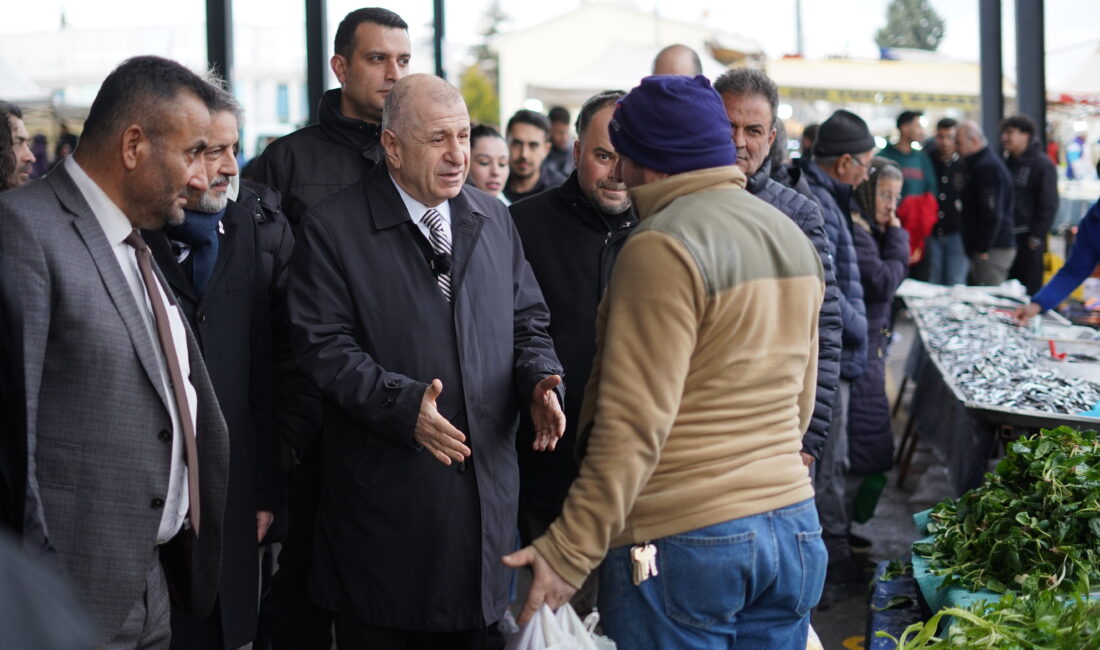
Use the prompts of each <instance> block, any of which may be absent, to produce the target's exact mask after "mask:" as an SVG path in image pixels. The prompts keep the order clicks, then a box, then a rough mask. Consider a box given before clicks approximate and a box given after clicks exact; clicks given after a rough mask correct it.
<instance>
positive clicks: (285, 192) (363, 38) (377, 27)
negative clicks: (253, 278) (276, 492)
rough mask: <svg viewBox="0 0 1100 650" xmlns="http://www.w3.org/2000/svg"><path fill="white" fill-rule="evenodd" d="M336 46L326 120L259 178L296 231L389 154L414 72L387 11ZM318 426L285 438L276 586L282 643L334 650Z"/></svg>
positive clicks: (281, 146) (288, 139)
mask: <svg viewBox="0 0 1100 650" xmlns="http://www.w3.org/2000/svg"><path fill="white" fill-rule="evenodd" d="M333 51H334V54H333V55H332V59H331V61H330V65H331V66H332V71H333V73H334V74H335V75H336V78H337V79H338V80H339V81H340V86H341V87H340V88H337V89H333V90H329V91H328V92H326V93H325V94H324V96H323V97H322V98H321V104H320V110H319V114H320V122H319V123H317V124H311V125H309V126H306V127H304V128H302V129H299V130H298V131H295V132H294V133H291V134H290V135H288V136H285V137H283V138H280V139H279V140H276V141H275V142H273V143H271V145H270V146H268V148H267V150H265V151H264V154H263V157H262V158H261V160H260V164H259V168H258V171H257V174H256V178H255V180H257V181H258V182H260V183H264V184H266V185H268V186H270V187H272V188H274V189H275V190H277V191H278V192H279V193H280V194H281V195H282V197H283V201H282V207H283V213H284V214H285V215H286V216H287V219H289V220H290V225H291V227H292V228H293V229H294V230H295V232H298V231H300V229H301V225H302V223H301V222H302V218H303V216H304V215H305V213H306V210H308V209H310V208H311V207H313V206H314V205H315V204H317V203H319V202H320V201H321V200H322V199H325V198H327V197H328V196H330V195H332V194H335V193H336V192H338V191H340V190H342V189H344V188H345V187H347V186H349V185H352V184H353V183H357V182H359V181H361V180H362V179H363V178H364V177H365V176H366V175H367V172H368V171H370V170H371V169H372V168H374V166H375V165H377V164H378V163H379V162H380V161H381V160H382V158H383V153H382V145H381V140H380V138H381V136H382V128H381V124H382V107H383V103H384V102H385V100H386V95H387V94H389V91H390V89H391V88H392V87H393V85H394V84H395V83H397V81H398V80H399V79H401V78H402V77H404V76H405V75H407V74H408V71H409V59H410V58H411V56H412V55H411V52H412V44H411V43H410V41H409V33H408V24H406V23H405V21H404V20H402V18H401V17H400V16H398V15H397V14H395V13H393V12H392V11H389V10H387V9H382V8H379V7H370V8H365V9H356V10H355V11H352V12H351V13H349V14H348V15H347V16H345V17H344V20H343V21H341V22H340V26H339V27H337V29H336V39H335V43H334V46H333ZM314 425H315V427H314V429H312V435H301V436H297V437H295V438H294V439H289V440H286V441H285V442H286V443H287V444H288V445H289V446H290V447H291V448H292V449H293V450H294V454H295V456H296V458H297V459H298V461H299V464H298V465H297V466H296V467H294V469H293V470H292V471H291V475H290V486H289V491H288V495H287V510H288V513H287V514H288V519H289V521H288V524H289V529H288V530H287V534H286V539H285V541H284V542H283V549H282V551H281V552H280V554H279V570H278V573H277V574H276V576H275V581H274V586H273V592H274V598H275V630H274V645H275V648H277V649H282V648H285V649H286V650H311V649H314V648H318V649H323V650H327V649H328V648H329V646H330V645H331V634H330V632H329V630H330V629H331V627H332V619H331V617H329V616H328V615H327V614H325V613H324V612H323V611H322V610H319V609H317V608H314V607H313V606H312V605H311V604H310V603H309V599H308V591H309V588H308V585H309V570H310V557H311V556H312V554H313V529H314V523H315V521H316V516H317V502H318V500H319V499H320V495H321V473H322V467H321V452H320V447H321V446H320V444H318V443H317V442H316V440H315V436H316V431H317V430H318V428H319V426H320V423H319V422H316V423H314ZM303 431H310V430H309V429H303Z"/></svg>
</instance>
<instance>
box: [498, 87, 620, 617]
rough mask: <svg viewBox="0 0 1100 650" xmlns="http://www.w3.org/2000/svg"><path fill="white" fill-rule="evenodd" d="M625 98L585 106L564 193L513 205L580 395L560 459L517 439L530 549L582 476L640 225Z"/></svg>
mask: <svg viewBox="0 0 1100 650" xmlns="http://www.w3.org/2000/svg"><path fill="white" fill-rule="evenodd" d="M624 95H625V93H623V92H622V91H621V90H609V91H606V92H602V93H599V94H598V95H595V96H594V97H592V98H590V99H589V100H588V101H587V102H585V104H584V106H583V107H582V108H581V112H580V114H579V115H578V116H577V140H576V142H574V143H573V160H574V164H575V165H576V169H575V170H574V171H573V173H572V174H570V175H569V178H567V179H566V180H565V182H564V183H562V184H561V185H560V186H558V187H555V188H552V189H549V190H546V191H545V192H542V193H541V194H536V195H535V196H532V197H530V198H527V199H524V200H523V201H520V202H519V203H514V204H512V206H511V208H509V210H510V211H511V213H512V218H513V219H514V220H515V222H516V230H518V231H519V236H520V239H521V240H522V241H523V252H524V254H525V255H526V256H527V261H528V262H529V263H530V264H531V269H532V270H534V272H535V278H536V279H537V280H538V282H539V286H540V287H541V288H542V294H543V297H545V298H546V306H547V307H549V308H550V329H549V331H550V337H551V338H552V339H553V340H554V349H555V350H557V353H558V358H559V359H561V362H562V367H563V368H564V369H565V374H566V376H567V377H571V378H574V379H575V381H576V382H577V383H576V384H574V385H575V386H577V387H578V390H571V391H569V392H567V393H566V395H565V435H564V436H563V437H562V439H561V441H559V442H558V446H557V449H555V450H554V451H553V452H552V453H549V454H546V453H537V452H535V451H533V450H532V448H531V442H532V441H533V440H534V439H535V431H534V429H533V428H532V426H531V422H530V420H529V419H526V418H524V420H523V423H522V424H521V426H520V431H519V435H517V436H516V451H517V452H518V454H519V481H520V489H519V504H520V505H519V534H520V539H521V540H523V543H524V544H529V543H531V541H532V540H533V539H535V538H537V537H539V536H541V535H542V534H543V533H544V532H546V528H547V527H548V526H549V525H550V522H552V521H553V520H554V519H555V518H557V516H558V515H559V514H561V505H562V503H564V502H565V495H566V494H567V493H568V492H569V486H570V485H571V484H572V483H573V479H575V478H576V477H577V463H576V461H575V460H574V456H573V446H574V443H575V441H576V437H577V424H576V423H577V418H578V415H579V413H580V408H581V398H582V397H583V396H584V391H582V390H579V387H580V386H581V385H583V382H584V381H586V380H587V379H588V375H589V373H590V372H591V370H592V359H593V357H595V355H596V307H597V306H598V305H599V303H600V299H601V298H603V293H604V289H606V288H607V282H608V280H609V279H610V277H611V268H612V266H613V265H614V264H615V258H616V257H617V256H618V254H619V250H620V249H622V247H623V242H624V241H626V237H627V235H629V234H630V231H631V230H632V229H633V228H634V226H635V225H637V223H638V221H637V219H635V218H634V216H633V215H632V214H631V212H630V195H629V194H628V193H627V191H626V186H625V185H623V184H622V183H621V182H620V181H618V180H617V179H616V178H615V175H614V174H615V163H616V162H618V159H619V157H618V154H616V153H615V147H614V146H613V145H612V144H611V137H610V136H609V135H608V133H607V124H608V121H610V119H611V113H612V112H613V111H614V110H615V102H616V101H618V100H619V99H621V98H622V97H623V96H624ZM595 597H596V590H595V581H594V580H589V581H588V582H587V583H586V585H585V589H583V590H581V592H579V593H578V595H577V598H576V599H574V604H575V606H576V608H577V610H578V611H579V612H581V615H582V616H583V615H584V611H585V610H590V609H591V608H592V606H593V605H594V604H595Z"/></svg>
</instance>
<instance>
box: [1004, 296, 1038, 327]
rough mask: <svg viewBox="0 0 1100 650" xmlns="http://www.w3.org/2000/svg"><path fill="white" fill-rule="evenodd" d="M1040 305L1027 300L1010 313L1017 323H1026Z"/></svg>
mask: <svg viewBox="0 0 1100 650" xmlns="http://www.w3.org/2000/svg"><path fill="white" fill-rule="evenodd" d="M1042 309H1043V308H1042V307H1041V306H1040V305H1039V303H1037V302H1029V303H1027V304H1026V305H1021V306H1020V307H1018V308H1017V309H1016V312H1015V313H1013V314H1012V317H1013V318H1014V319H1016V324H1017V325H1027V322H1028V321H1029V320H1031V319H1032V318H1034V317H1035V316H1036V315H1038V313H1039V312H1040V311H1042Z"/></svg>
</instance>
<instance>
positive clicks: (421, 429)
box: [413, 379, 470, 465]
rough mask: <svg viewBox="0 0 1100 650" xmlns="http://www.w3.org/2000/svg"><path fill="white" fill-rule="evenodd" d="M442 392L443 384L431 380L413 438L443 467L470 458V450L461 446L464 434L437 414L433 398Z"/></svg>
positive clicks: (421, 404)
mask: <svg viewBox="0 0 1100 650" xmlns="http://www.w3.org/2000/svg"><path fill="white" fill-rule="evenodd" d="M442 392H443V382H441V381H439V380H438V379H433V380H432V384H431V385H430V386H428V387H427V388H426V389H425V390H424V397H423V398H421V400H420V413H419V414H418V415H417V416H416V431H414V432H413V437H414V438H416V441H417V442H418V443H420V445H421V446H422V447H424V448H425V449H427V450H428V451H429V452H431V454H432V456H435V458H436V460H438V461H439V462H441V463H443V464H444V465H450V464H451V461H454V462H456V463H461V462H462V461H464V460H466V459H467V458H468V457H469V456H470V448H469V447H467V446H466V445H464V444H462V443H464V442H466V434H464V433H462V432H461V431H459V430H458V429H456V428H455V427H454V425H452V424H451V423H450V422H448V421H447V418H445V417H443V416H442V415H440V414H439V409H437V408H436V406H435V398H437V397H439V394H440V393H442Z"/></svg>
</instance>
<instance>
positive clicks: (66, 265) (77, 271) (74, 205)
mask: <svg viewBox="0 0 1100 650" xmlns="http://www.w3.org/2000/svg"><path fill="white" fill-rule="evenodd" d="M0 255H2V257H3V258H4V259H5V263H6V270H7V272H8V273H10V274H11V277H10V278H8V279H9V280H10V282H11V284H10V286H11V287H13V288H14V290H15V291H16V292H18V294H19V295H20V297H21V299H22V302H23V310H24V313H23V323H24V329H23V332H24V334H23V350H24V353H25V359H24V371H25V376H26V386H27V436H28V441H29V442H30V444H32V445H35V447H34V449H35V451H34V461H35V464H36V466H37V467H36V470H35V472H34V478H37V493H38V495H39V498H40V500H41V504H42V509H41V513H42V515H43V517H44V523H45V528H46V531H47V533H48V540H49V543H50V545H51V546H52V547H53V549H54V550H56V552H57V556H58V558H59V559H60V562H61V564H62V566H63V567H64V570H65V572H66V573H67V574H68V576H69V578H70V579H71V581H72V583H73V585H74V586H75V588H76V590H77V593H78V596H79V597H80V598H81V600H82V601H83V602H84V604H85V606H86V607H87V608H88V609H89V610H90V611H91V612H92V614H93V616H94V618H95V621H96V623H97V625H98V626H99V630H98V631H99V641H98V642H99V643H102V642H103V641H105V640H108V639H110V638H112V637H113V636H114V635H115V634H116V633H117V632H118V630H119V628H120V627H121V625H122V623H123V621H124V619H125V618H126V615H127V613H128V612H129V611H130V609H131V607H132V606H133V605H134V603H135V602H136V601H137V599H138V598H139V597H141V595H142V592H143V590H144V586H145V577H146V575H147V573H148V570H149V566H150V563H151V562H153V561H154V550H155V546H156V534H157V528H158V526H159V523H160V520H161V515H162V512H163V503H164V502H163V499H164V497H165V495H166V493H167V491H168V474H169V466H170V458H171V435H170V432H171V430H172V422H171V418H170V415H169V411H168V403H169V402H168V400H170V399H172V396H171V395H169V394H167V393H166V392H165V390H164V385H163V383H162V381H161V378H160V374H159V373H160V371H159V369H158V366H157V360H156V356H155V355H156V350H155V348H154V347H153V346H154V345H156V342H155V339H154V338H153V337H152V336H151V335H150V333H149V331H148V328H147V327H146V325H145V323H144V321H143V320H142V316H141V312H139V311H138V303H137V300H136V299H135V297H134V295H133V293H132V292H131V291H130V289H129V286H128V285H127V283H126V278H125V276H124V275H123V272H122V269H121V268H120V267H119V264H118V261H117V259H116V258H115V255H114V252H113V251H112V250H111V246H110V243H109V242H108V241H107V237H106V235H104V233H103V229H102V228H101V227H100V225H99V222H98V221H97V220H96V217H95V215H94V214H93V213H92V211H91V208H90V207H89V206H88V204H87V203H86V202H85V201H84V198H83V196H82V195H81V193H80V190H79V189H78V188H77V187H76V185H75V183H74V182H73V180H72V178H71V177H70V176H69V174H68V172H67V171H66V170H65V168H64V166H60V165H59V166H58V167H56V168H54V170H53V171H52V172H51V173H50V174H49V175H48V176H47V177H46V178H44V179H42V180H38V181H34V182H31V183H28V184H26V185H24V186H22V187H21V188H19V189H15V190H12V191H9V192H5V193H3V194H0ZM157 272H158V274H159V270H158V271H157ZM161 281H162V282H163V279H162V280H161ZM166 286H167V285H166ZM184 323H185V325H186V319H184ZM187 345H188V350H189V352H190V358H191V382H192V383H193V384H194V387H195V390H196V392H197V394H198V427H197V431H196V434H197V438H198V449H199V488H200V490H201V494H200V496H201V499H202V501H201V503H202V509H203V511H202V524H203V525H202V535H201V537H199V538H198V539H197V540H196V541H195V544H194V548H193V551H192V564H191V576H190V577H191V584H190V591H191V601H192V602H191V607H192V609H193V610H194V611H195V612H196V613H198V614H199V615H205V614H206V613H208V612H209V611H210V610H211V609H212V607H213V604H214V598H215V596H216V594H217V585H218V579H219V576H220V572H221V544H222V519H223V516H224V510H225V489H226V488H225V486H226V479H227V474H228V464H229V441H228V432H227V429H226V426H225V421H224V420H223V419H222V414H221V411H220V409H219V407H218V402H217V398H216V397H215V396H214V390H213V388H212V387H211V384H210V378H209V376H208V375H207V372H206V367H205V366H204V365H203V362H202V355H201V353H200V351H199V348H198V346H197V345H196V342H195V339H194V336H192V334H191V331H190V329H188V334H187Z"/></svg>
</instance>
